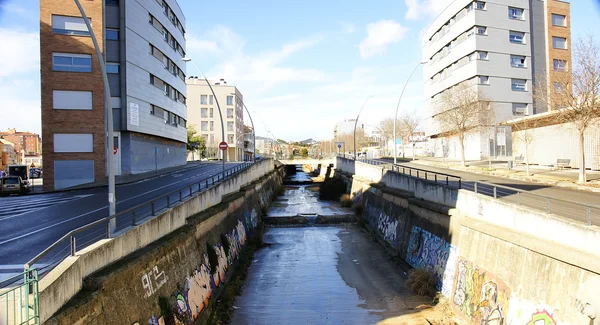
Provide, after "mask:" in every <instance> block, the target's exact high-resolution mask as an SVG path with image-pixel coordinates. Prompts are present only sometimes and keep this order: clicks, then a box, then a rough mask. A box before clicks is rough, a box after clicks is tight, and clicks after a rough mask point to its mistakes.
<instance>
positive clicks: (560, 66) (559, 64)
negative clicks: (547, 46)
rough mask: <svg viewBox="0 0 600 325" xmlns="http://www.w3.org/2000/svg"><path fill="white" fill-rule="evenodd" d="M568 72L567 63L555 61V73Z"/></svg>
mask: <svg viewBox="0 0 600 325" xmlns="http://www.w3.org/2000/svg"><path fill="white" fill-rule="evenodd" d="M565 70H567V61H565V60H556V59H554V71H565Z"/></svg>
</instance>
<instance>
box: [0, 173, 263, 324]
mask: <svg viewBox="0 0 600 325" xmlns="http://www.w3.org/2000/svg"><path fill="white" fill-rule="evenodd" d="M251 165H252V163H251V162H247V163H242V164H239V165H236V166H235V167H232V168H229V169H226V170H225V171H224V173H219V174H217V175H215V176H211V177H207V178H204V179H201V180H199V181H198V182H196V183H194V184H192V185H187V186H185V187H182V188H180V189H178V190H175V191H173V192H170V193H167V194H164V195H162V196H159V197H157V198H155V199H152V200H150V201H146V202H144V203H142V204H139V205H137V206H134V207H132V208H129V209H127V210H124V211H121V212H119V213H116V214H114V215H112V216H108V217H105V218H102V219H99V220H97V221H94V222H92V223H89V224H87V225H85V226H82V227H79V228H77V229H74V230H72V231H70V232H68V233H67V234H66V235H64V236H63V237H61V238H60V239H59V240H57V241H56V242H54V243H53V244H52V245H50V246H49V247H48V248H46V249H44V250H43V251H42V252H41V253H39V254H38V255H37V256H35V257H34V258H32V259H31V260H30V261H29V262H27V264H25V269H26V270H27V269H28V268H33V267H38V269H40V271H41V272H46V271H48V270H50V269H52V268H53V267H54V266H56V265H57V264H58V263H60V262H61V261H63V260H64V259H65V258H66V257H68V256H74V255H75V254H76V253H77V252H78V251H80V250H82V249H84V248H85V247H87V246H89V245H91V244H93V243H95V242H98V241H99V240H101V239H108V238H111V237H114V236H117V235H118V234H119V233H122V232H125V231H127V230H128V229H130V228H131V227H135V226H137V225H138V224H140V223H142V222H144V221H146V220H147V219H148V218H151V217H154V216H156V215H158V214H159V213H160V212H161V211H163V210H165V209H169V208H170V207H171V206H172V205H173V204H175V203H177V202H183V201H184V200H186V199H188V198H190V197H192V196H193V195H194V194H195V193H199V192H201V191H202V190H204V189H207V188H208V187H209V186H211V185H214V184H216V183H218V182H221V181H223V180H225V179H226V178H229V177H231V176H232V175H234V174H236V173H239V172H240V171H242V170H245V169H247V168H248V167H250V166H251ZM0 325H3V324H0Z"/></svg>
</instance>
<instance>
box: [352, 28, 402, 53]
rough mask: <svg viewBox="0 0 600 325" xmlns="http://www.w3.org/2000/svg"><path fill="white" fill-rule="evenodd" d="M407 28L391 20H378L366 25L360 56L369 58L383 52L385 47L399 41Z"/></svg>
mask: <svg viewBox="0 0 600 325" xmlns="http://www.w3.org/2000/svg"><path fill="white" fill-rule="evenodd" d="M407 32H408V28H406V27H403V26H402V25H400V24H399V23H398V22H396V21H393V20H379V21H377V22H374V23H370V24H368V25H367V37H366V38H365V39H364V40H363V41H362V42H361V43H360V45H359V49H360V57H361V58H363V59H367V58H370V57H372V56H374V55H378V54H381V53H384V52H385V50H386V48H387V47H388V46H389V45H391V44H394V43H398V42H400V40H402V39H403V38H404V36H406V33H407Z"/></svg>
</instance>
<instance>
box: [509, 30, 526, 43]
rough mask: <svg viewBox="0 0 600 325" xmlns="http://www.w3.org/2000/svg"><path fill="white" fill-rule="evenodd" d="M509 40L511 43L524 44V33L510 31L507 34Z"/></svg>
mask: <svg viewBox="0 0 600 325" xmlns="http://www.w3.org/2000/svg"><path fill="white" fill-rule="evenodd" d="M509 39H510V42H511V43H517V44H525V33H523V32H515V31H512V30H511V31H510V32H509Z"/></svg>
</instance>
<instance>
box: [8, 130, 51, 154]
mask: <svg viewBox="0 0 600 325" xmlns="http://www.w3.org/2000/svg"><path fill="white" fill-rule="evenodd" d="M0 138H2V139H5V140H8V141H10V142H12V143H14V144H15V150H16V151H17V153H19V154H21V153H23V154H24V155H25V156H37V155H40V154H41V153H42V152H41V150H40V149H41V143H42V139H41V138H40V136H39V134H35V133H31V132H19V131H17V130H16V129H8V131H4V132H0Z"/></svg>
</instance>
